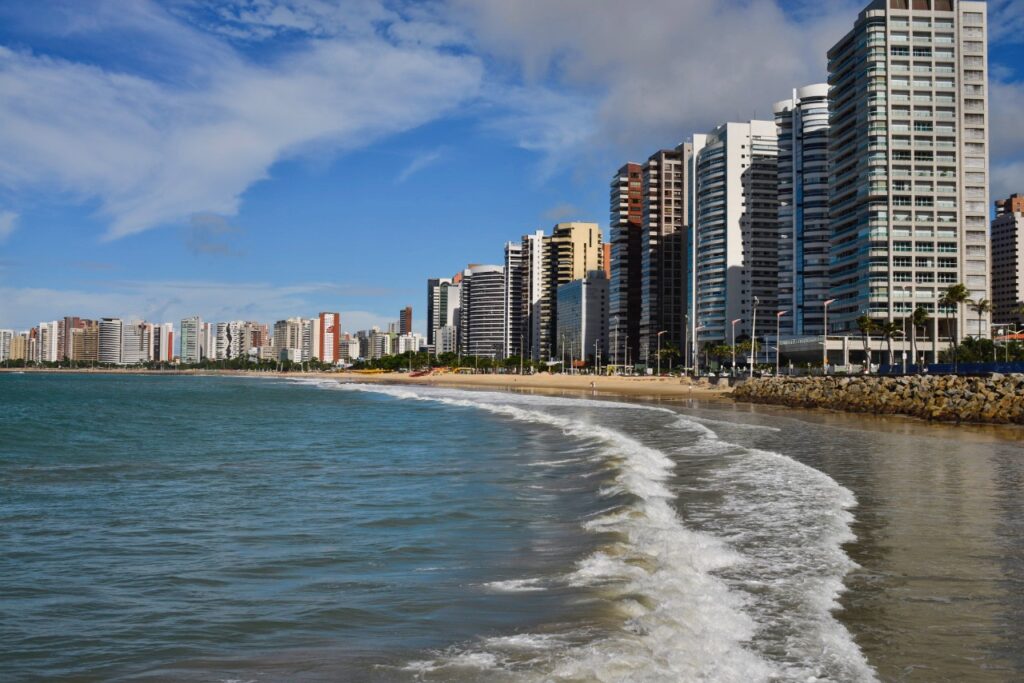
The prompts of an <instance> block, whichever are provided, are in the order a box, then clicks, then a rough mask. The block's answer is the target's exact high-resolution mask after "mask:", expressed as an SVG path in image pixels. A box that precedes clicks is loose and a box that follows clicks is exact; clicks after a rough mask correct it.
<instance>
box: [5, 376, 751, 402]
mask: <svg viewBox="0 0 1024 683" xmlns="http://www.w3.org/2000/svg"><path fill="white" fill-rule="evenodd" d="M18 372H21V373H26V374H28V373H33V374H35V373H38V374H53V375H60V374H74V375H148V376H155V377H168V376H183V377H184V376H193V377H194V376H200V377H203V376H209V377H279V378H294V377H308V378H316V379H323V380H334V381H338V382H353V383H363V384H396V385H407V386H408V385H421V386H439V387H456V388H463V389H492V390H498V391H518V390H527V391H540V392H546V393H550V392H560V393H571V394H576V395H579V394H583V395H587V396H605V397H616V396H620V397H623V398H634V399H643V398H652V399H701V400H722V399H727V398H729V396H730V394H731V393H732V389H730V388H717V387H712V386H708V384H707V383H700V382H692V381H691V380H690V379H689V378H679V377H608V376H604V375H598V376H594V375H548V374H536V375H457V374H450V373H449V374H434V375H424V376H422V377H413V376H411V375H410V374H409V373H407V372H392V373H381V374H362V373H357V372H324V373H320V372H252V371H246V370H145V369H124V370H118V369H110V368H106V369H91V368H60V369H57V368H0V373H18Z"/></svg>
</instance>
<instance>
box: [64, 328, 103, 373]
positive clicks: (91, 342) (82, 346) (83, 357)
mask: <svg viewBox="0 0 1024 683" xmlns="http://www.w3.org/2000/svg"><path fill="white" fill-rule="evenodd" d="M71 350H72V355H71V358H73V359H74V361H75V362H76V363H98V362H99V360H100V327H99V323H97V322H96V321H95V320H83V321H82V326H81V327H79V328H77V329H73V330H72V336H71Z"/></svg>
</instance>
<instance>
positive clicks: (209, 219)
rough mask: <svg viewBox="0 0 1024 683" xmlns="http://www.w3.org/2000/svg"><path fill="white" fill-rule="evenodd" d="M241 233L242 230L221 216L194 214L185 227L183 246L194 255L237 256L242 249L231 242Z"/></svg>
mask: <svg viewBox="0 0 1024 683" xmlns="http://www.w3.org/2000/svg"><path fill="white" fill-rule="evenodd" d="M241 234H242V230H241V229H239V228H237V227H235V226H233V225H231V224H230V223H228V221H227V219H226V218H224V217H223V216H217V215H216V214H212V213H201V214H196V215H194V216H192V218H191V219H190V220H189V227H188V228H186V229H185V247H186V248H187V249H188V250H189V251H190V252H192V253H193V254H194V255H196V256H239V255H241V254H242V251H241V250H240V249H238V248H237V247H235V246H234V245H233V244H232V243H231V242H232V238H233V237H235V236H238V235H241Z"/></svg>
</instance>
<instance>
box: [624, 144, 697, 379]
mask: <svg viewBox="0 0 1024 683" xmlns="http://www.w3.org/2000/svg"><path fill="white" fill-rule="evenodd" d="M643 182H644V181H643V167H642V166H641V165H640V164H635V163H628V164H626V165H624V166H623V167H622V168H620V169H619V170H618V172H617V173H616V174H615V176H614V177H613V178H612V182H611V193H610V195H611V196H610V205H611V211H610V216H609V221H608V225H609V227H610V230H611V234H610V239H611V242H610V243H609V244H608V245H607V246H609V247H611V258H610V259H609V263H608V264H606V265H608V266H610V271H609V276H608V279H609V283H608V307H609V310H608V340H609V342H608V343H609V349H608V352H609V358H610V361H609V362H611V363H615V364H618V365H621V364H625V363H626V362H627V361H635V360H636V358H637V357H638V354H639V350H640V305H641V296H640V295H641V284H642V265H643V264H642V261H643V252H642V243H643V242H642V235H641V233H642V230H643V218H644V199H643V197H644V195H643ZM684 191H685V190H684Z"/></svg>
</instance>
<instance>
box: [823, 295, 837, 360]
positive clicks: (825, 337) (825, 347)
mask: <svg viewBox="0 0 1024 683" xmlns="http://www.w3.org/2000/svg"><path fill="white" fill-rule="evenodd" d="M835 302H836V300H835V299H829V300H828V301H826V302H825V334H824V335H823V336H822V341H821V372H822V374H825V375H827V374H828V307H829V305H831V304H834V303H835Z"/></svg>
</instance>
